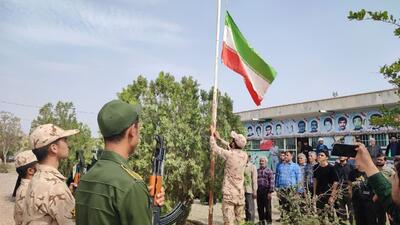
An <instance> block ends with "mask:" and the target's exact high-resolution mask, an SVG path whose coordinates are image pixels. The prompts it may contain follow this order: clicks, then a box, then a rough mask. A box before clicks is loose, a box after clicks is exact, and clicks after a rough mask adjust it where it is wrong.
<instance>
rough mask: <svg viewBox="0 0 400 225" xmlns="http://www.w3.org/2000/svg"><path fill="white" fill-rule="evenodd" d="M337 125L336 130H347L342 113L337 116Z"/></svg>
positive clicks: (345, 120) (345, 119)
mask: <svg viewBox="0 0 400 225" xmlns="http://www.w3.org/2000/svg"><path fill="white" fill-rule="evenodd" d="M337 127H338V131H346V130H347V118H346V117H345V116H344V115H342V116H339V117H338V119H337Z"/></svg>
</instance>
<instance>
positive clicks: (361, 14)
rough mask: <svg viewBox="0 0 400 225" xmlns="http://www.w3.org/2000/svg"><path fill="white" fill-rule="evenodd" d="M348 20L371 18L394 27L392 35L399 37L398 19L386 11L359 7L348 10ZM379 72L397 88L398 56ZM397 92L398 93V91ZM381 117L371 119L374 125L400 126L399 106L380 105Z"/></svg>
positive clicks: (399, 84) (399, 82)
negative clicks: (354, 10)
mask: <svg viewBox="0 0 400 225" xmlns="http://www.w3.org/2000/svg"><path fill="white" fill-rule="evenodd" d="M347 18H348V19H349V20H358V21H362V20H372V21H380V22H383V23H387V24H390V25H392V26H394V27H395V29H394V31H393V33H394V36H395V37H397V38H400V23H399V19H396V18H395V16H393V15H392V14H389V13H388V12H387V11H379V12H374V11H366V10H365V9H361V10H359V11H358V12H353V11H350V12H349V15H348V17H347ZM380 73H381V74H382V75H383V76H384V77H385V78H386V79H388V80H389V83H391V84H393V85H394V86H395V87H396V88H397V89H399V88H400V77H399V75H400V74H399V73H400V58H399V59H397V60H396V61H395V62H393V63H391V64H389V65H383V66H382V67H381V68H380ZM398 94H400V93H399V92H398ZM382 113H383V117H381V118H374V119H372V123H373V124H374V125H380V126H390V127H397V128H398V127H400V107H399V105H397V106H396V107H394V108H391V109H387V108H385V107H382Z"/></svg>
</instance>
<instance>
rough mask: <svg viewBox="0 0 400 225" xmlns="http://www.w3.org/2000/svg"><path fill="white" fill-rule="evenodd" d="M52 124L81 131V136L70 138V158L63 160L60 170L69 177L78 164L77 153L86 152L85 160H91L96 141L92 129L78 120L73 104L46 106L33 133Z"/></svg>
mask: <svg viewBox="0 0 400 225" xmlns="http://www.w3.org/2000/svg"><path fill="white" fill-rule="evenodd" d="M47 123H52V124H54V125H56V126H59V127H61V128H62V129H65V130H69V129H79V130H80V132H79V134H76V135H73V136H71V137H69V138H68V145H69V156H68V159H67V160H63V161H62V162H61V164H60V168H59V170H60V171H61V172H62V174H63V175H65V176H68V175H69V173H70V172H71V170H72V167H73V165H74V163H76V158H75V157H76V156H75V153H76V151H78V150H85V156H86V157H85V158H87V159H88V158H89V157H90V155H91V150H92V149H93V147H94V146H95V140H94V139H92V137H91V131H90V128H89V127H88V126H87V125H86V124H83V123H81V122H79V121H78V120H77V118H76V111H75V107H74V104H73V103H72V102H61V101H59V102H57V104H56V105H55V106H54V105H53V104H51V103H47V104H45V105H44V106H43V107H42V108H40V110H39V115H38V117H37V118H36V119H35V120H33V121H32V124H31V131H32V130H33V129H35V128H36V127H37V126H39V125H42V124H47Z"/></svg>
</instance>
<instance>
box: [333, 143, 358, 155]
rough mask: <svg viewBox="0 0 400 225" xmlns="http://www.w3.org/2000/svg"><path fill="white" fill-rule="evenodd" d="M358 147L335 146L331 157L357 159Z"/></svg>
mask: <svg viewBox="0 0 400 225" xmlns="http://www.w3.org/2000/svg"><path fill="white" fill-rule="evenodd" d="M356 148H358V145H347V144H334V145H333V150H332V153H331V155H335V156H346V157H356V155H357V151H356Z"/></svg>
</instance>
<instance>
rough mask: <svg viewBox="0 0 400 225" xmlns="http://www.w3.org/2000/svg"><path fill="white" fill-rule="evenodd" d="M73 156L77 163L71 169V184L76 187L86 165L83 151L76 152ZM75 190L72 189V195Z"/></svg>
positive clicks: (84, 171)
mask: <svg viewBox="0 0 400 225" xmlns="http://www.w3.org/2000/svg"><path fill="white" fill-rule="evenodd" d="M75 154H76V155H75V156H76V159H77V160H78V163H77V164H76V165H75V166H74V167H73V170H72V182H73V183H75V184H76V185H78V184H79V181H80V180H81V176H82V175H84V174H85V173H86V164H85V157H84V155H83V150H78V151H76V153H75ZM75 189H76V187H72V190H71V191H72V193H74V192H75Z"/></svg>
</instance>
